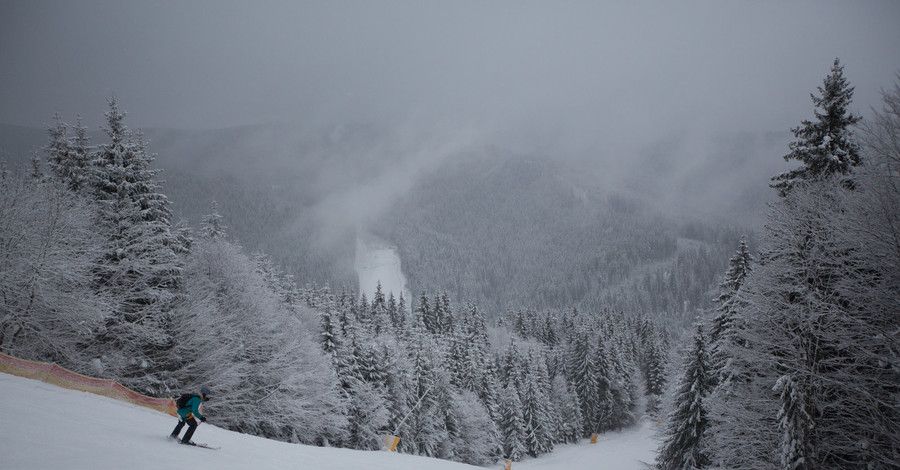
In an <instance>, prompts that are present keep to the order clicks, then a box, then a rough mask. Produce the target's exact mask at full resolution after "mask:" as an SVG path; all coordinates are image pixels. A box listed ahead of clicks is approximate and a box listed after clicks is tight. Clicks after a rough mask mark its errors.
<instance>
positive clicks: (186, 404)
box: [169, 386, 211, 446]
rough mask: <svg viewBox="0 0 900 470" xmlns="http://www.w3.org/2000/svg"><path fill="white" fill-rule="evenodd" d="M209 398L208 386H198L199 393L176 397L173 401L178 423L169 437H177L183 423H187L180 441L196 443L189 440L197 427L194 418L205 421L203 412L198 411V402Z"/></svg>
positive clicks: (192, 444) (189, 443)
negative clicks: (176, 410) (186, 428)
mask: <svg viewBox="0 0 900 470" xmlns="http://www.w3.org/2000/svg"><path fill="white" fill-rule="evenodd" d="M210 398H211V397H210V391H209V388H208V387H205V386H204V387H201V388H200V393H192V394H184V395H182V396H181V397H180V398H178V400H177V401H176V402H175V403H176V406H177V407H178V417H179V420H178V425H177V426H175V430H174V431H172V434H171V435H170V436H169V437H170V438H172V439H178V434H179V433H180V432H181V429H182V428H183V427H184V425H185V424H187V425H188V430H187V432H186V433H184V437H183V438H182V439H181V441H180V442H181V443H182V444H186V445H191V446H195V445H197V444H194V442H193V441H191V437H192V436H193V435H194V431H195V430H196V429H197V420H196V419H194V418H195V417H196V418H200V421H203V422H205V421H206V416H203V414H202V413H200V404H201V403H203V402H205V401H209V399H210Z"/></svg>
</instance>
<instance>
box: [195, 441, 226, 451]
mask: <svg viewBox="0 0 900 470" xmlns="http://www.w3.org/2000/svg"><path fill="white" fill-rule="evenodd" d="M194 447H202V448H204V449H209V450H219V449H221V447H213V446H211V445H209V444H200V443H197V442H195V443H194Z"/></svg>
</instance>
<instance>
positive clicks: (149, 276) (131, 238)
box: [92, 98, 184, 394]
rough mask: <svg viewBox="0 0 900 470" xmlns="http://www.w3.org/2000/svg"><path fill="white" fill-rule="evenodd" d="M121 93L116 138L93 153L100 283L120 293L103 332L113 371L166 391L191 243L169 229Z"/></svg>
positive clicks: (112, 126) (111, 114) (115, 110)
mask: <svg viewBox="0 0 900 470" xmlns="http://www.w3.org/2000/svg"><path fill="white" fill-rule="evenodd" d="M124 118H125V115H124V113H122V112H121V111H119V107H118V103H117V102H116V100H115V98H112V99H110V100H109V111H107V112H106V120H107V127H106V128H105V131H106V134H107V136H108V137H109V139H110V141H109V142H108V143H105V144H100V145H98V146H97V151H96V153H94V154H92V157H93V158H92V164H93V168H94V179H93V185H94V195H95V197H96V198H97V200H98V202H99V205H100V215H99V221H98V229H99V230H100V231H101V232H102V233H103V234H104V235H105V236H106V237H107V241H106V246H105V253H104V255H103V257H102V260H101V262H100V267H99V269H98V270H97V278H96V281H95V283H94V285H95V287H96V288H97V289H98V290H99V291H103V292H105V293H108V295H110V296H111V297H112V298H114V299H116V303H115V304H114V306H113V315H112V317H111V318H110V321H109V322H107V328H106V330H105V331H104V332H102V333H101V334H100V335H98V339H99V340H100V342H101V343H102V344H104V345H106V350H105V351H104V352H103V354H102V362H103V364H104V367H105V368H106V370H107V374H106V375H107V376H109V377H114V378H116V379H118V380H119V381H121V382H123V383H124V384H125V385H127V386H130V387H133V388H136V389H138V390H140V391H143V392H145V393H151V394H158V393H162V392H163V391H164V390H165V386H164V384H163V383H162V381H161V380H162V378H163V377H164V374H162V375H161V372H162V371H163V370H164V369H167V368H168V367H169V365H167V364H166V361H167V360H168V358H169V354H168V350H169V349H171V347H172V338H171V332H170V331H169V329H168V323H169V321H170V314H171V310H172V303H173V302H174V301H175V299H176V294H177V292H176V288H177V287H178V285H179V283H180V280H181V271H182V266H183V260H182V259H181V258H180V256H179V254H180V253H181V252H183V251H184V247H183V246H181V245H180V244H179V241H178V238H177V237H176V236H174V235H173V234H172V232H171V231H170V229H171V224H170V217H171V210H170V209H169V202H168V199H167V198H166V196H165V195H164V194H162V193H161V192H160V183H159V182H158V181H157V179H156V177H157V175H158V173H159V170H154V169H151V168H150V162H151V161H152V160H153V157H152V156H151V155H149V154H147V152H146V148H145V144H144V142H143V139H142V137H141V136H140V134H137V135H135V134H134V133H132V132H131V131H130V130H129V129H128V128H127V127H126V126H125V124H124Z"/></svg>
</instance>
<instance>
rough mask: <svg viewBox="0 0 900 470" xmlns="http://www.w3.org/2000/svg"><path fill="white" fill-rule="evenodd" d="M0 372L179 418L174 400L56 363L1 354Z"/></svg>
mask: <svg viewBox="0 0 900 470" xmlns="http://www.w3.org/2000/svg"><path fill="white" fill-rule="evenodd" d="M0 372H5V373H7V374H12V375H17V376H19V377H25V378H28V379H35V380H40V381H42V382H46V383H49V384H53V385H57V386H60V387H63V388H68V389H72V390H80V391H82V392H89V393H94V394H97V395H103V396H105V397H110V398H115V399H116V400H121V401H125V402H128V403H132V404H135V405H140V406H144V407H147V408H152V409H154V410H156V411H160V412H163V413H166V414H169V415H172V416H177V414H176V410H175V401H174V400H172V399H171V398H151V397H148V396H145V395H141V394H140V393H137V392H135V391H133V390H130V389H127V388H125V387H123V386H122V385H121V384H119V383H118V382H116V381H114V380H104V379H97V378H94V377H88V376H85V375H81V374H76V373H75V372H72V371H70V370H68V369H65V368H63V367H60V366H58V365H56V364H47V363H44V362H35V361H26V360H25V359H19V358H15V357H12V356H7V355H6V354H3V353H0Z"/></svg>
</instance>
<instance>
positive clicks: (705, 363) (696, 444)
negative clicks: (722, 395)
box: [656, 325, 710, 470]
mask: <svg viewBox="0 0 900 470" xmlns="http://www.w3.org/2000/svg"><path fill="white" fill-rule="evenodd" d="M709 388H710V384H709V357H708V356H707V352H706V340H705V338H704V336H703V328H702V326H701V325H697V330H696V332H695V334H694V337H693V347H692V348H691V350H690V352H689V355H688V357H687V362H686V367H685V371H684V376H683V377H682V378H681V380H680V382H679V384H678V390H677V391H676V392H675V405H674V409H673V410H672V413H671V414H670V415H669V424H668V427H667V428H666V437H665V441H664V443H663V445H662V447H661V448H660V452H659V454H658V455H657V458H656V464H657V468H659V469H660V470H692V469H700V468H705V467H706V466H707V465H708V464H709V459H708V458H707V456H706V454H705V451H704V445H705V444H704V441H705V439H706V436H705V434H706V427H707V417H706V409H705V408H704V399H705V398H706V394H707V393H708V392H709Z"/></svg>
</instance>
